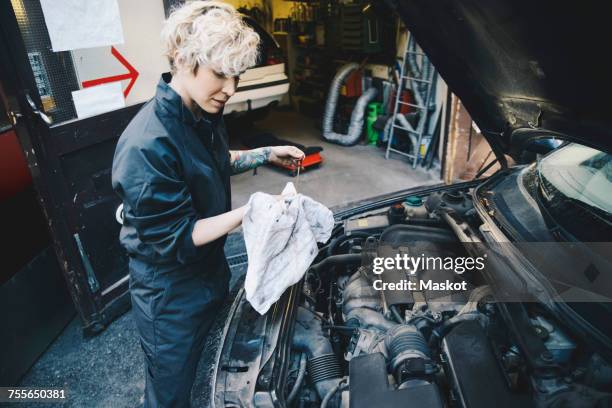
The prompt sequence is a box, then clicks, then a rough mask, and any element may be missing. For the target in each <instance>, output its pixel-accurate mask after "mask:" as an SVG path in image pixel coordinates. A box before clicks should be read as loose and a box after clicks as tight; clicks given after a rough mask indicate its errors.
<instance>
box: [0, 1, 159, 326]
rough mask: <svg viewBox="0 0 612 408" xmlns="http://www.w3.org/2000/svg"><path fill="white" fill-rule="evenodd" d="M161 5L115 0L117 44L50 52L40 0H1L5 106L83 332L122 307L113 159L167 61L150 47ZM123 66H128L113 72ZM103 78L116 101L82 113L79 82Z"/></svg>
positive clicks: (87, 84)
mask: <svg viewBox="0 0 612 408" xmlns="http://www.w3.org/2000/svg"><path fill="white" fill-rule="evenodd" d="M47 3H50V2H47ZM57 3H58V6H59V4H60V3H66V2H57ZM106 3H112V2H106ZM54 6H55V5H54ZM164 6H166V7H167V4H164V2H163V1H162V0H159V1H153V2H151V1H149V0H130V1H125V0H118V7H119V12H120V13H121V23H122V30H123V39H124V42H123V44H120V45H117V46H114V45H107V46H100V47H94V48H87V49H74V50H68V51H60V52H54V51H53V48H54V45H53V44H52V41H51V36H50V34H49V32H48V29H47V27H48V26H49V24H48V23H49V21H45V18H46V17H47V16H45V15H44V13H43V8H42V7H41V1H40V0H27V1H26V0H11V1H3V2H0V19H1V20H0V36H1V38H0V40H1V41H3V43H4V44H5V46H6V47H5V48H6V50H7V54H8V55H7V56H5V57H4V58H3V61H0V63H2V64H3V65H4V66H5V67H6V68H7V69H6V70H7V72H8V73H9V76H10V81H11V84H12V89H13V91H12V92H11V95H10V97H8V98H5V99H6V101H5V105H6V107H5V108H6V110H7V112H8V115H9V117H10V118H11V121H12V122H13V124H14V128H15V131H16V133H17V135H18V138H19V140H20V143H21V146H22V149H23V151H24V153H25V156H26V158H27V161H28V166H29V169H30V172H31V173H32V177H33V182H34V185H35V187H36V190H37V193H38V196H39V198H40V204H41V206H42V208H43V210H44V212H45V215H46V217H47V220H48V225H49V229H50V232H51V235H52V239H53V244H54V248H55V252H56V255H57V257H58V259H59V262H60V264H61V267H62V270H63V274H64V276H65V279H66V283H67V285H68V288H69V290H70V293H71V296H72V299H73V302H74V304H75V306H76V309H77V311H78V313H79V315H80V318H81V320H82V324H83V328H84V330H85V332H86V333H96V332H99V331H100V330H102V329H103V328H104V327H105V325H107V324H108V323H109V322H110V321H111V320H112V319H113V318H114V317H116V316H118V315H119V314H120V313H122V312H123V311H125V310H127V308H128V307H129V297H128V268H127V256H126V254H125V252H124V251H123V249H122V248H121V247H120V245H119V242H118V236H119V230H120V224H119V223H118V221H117V220H116V215H117V211H118V207H119V204H120V202H119V200H118V198H117V196H116V195H115V194H114V192H113V191H112V188H111V165H112V158H113V154H114V149H115V144H116V142H117V139H118V138H119V136H120V134H121V132H122V131H123V129H124V128H125V127H126V125H127V124H128V123H129V121H130V119H131V118H132V117H133V116H134V115H135V114H136V112H137V111H138V110H139V109H140V107H141V106H142V103H143V102H144V101H146V100H147V99H148V98H150V97H151V96H152V95H153V92H154V90H155V82H156V81H157V78H159V75H160V74H161V72H163V71H164V69H163V68H165V67H166V66H165V65H164V64H165V62H164V61H165V60H164V59H163V56H162V55H161V50H160V49H156V48H155V47H157V48H160V47H158V43H155V41H159V40H158V39H159V27H158V25H161V22H162V21H163V17H164ZM147 19H149V20H150V21H151V22H152V23H151V24H147ZM143 27H144V28H143ZM143 30H144V32H143ZM146 30H150V31H151V33H149V32H147V31H146ZM154 31H157V35H156V36H153V35H152V33H153V32H154ZM140 41H142V43H140ZM147 41H154V43H153V44H152V45H151V44H150V43H147ZM143 48H144V49H143ZM147 50H148V51H149V52H151V53H152V55H153V56H151V57H149V56H148V55H147V54H146V52H147ZM155 52H158V54H159V55H157V54H153V53H155ZM160 58H161V59H160ZM134 61H136V62H134ZM105 70H106V71H105ZM121 70H124V71H127V72H126V73H125V74H121V73H120V74H119V75H116V73H117V71H121ZM105 73H107V74H109V75H106V76H105V75H104V74H105ZM113 74H115V75H113ZM113 83H115V85H113ZM104 84H110V86H117V84H119V85H120V86H121V90H122V92H123V95H124V98H125V100H124V101H123V103H124V107H120V108H117V109H110V110H108V111H105V112H100V113H96V114H90V115H87V114H86V115H81V114H80V113H79V112H78V109H79V106H78V101H77V100H76V96H75V95H78V92H79V91H83V90H85V89H86V88H87V89H89V88H91V89H93V91H94V94H95V92H97V90H96V89H95V87H96V86H100V85H104ZM74 92H77V94H75V93H74ZM115 99H116V98H115ZM98 105H99V104H96V103H94V105H90V106H94V107H96V106H98Z"/></svg>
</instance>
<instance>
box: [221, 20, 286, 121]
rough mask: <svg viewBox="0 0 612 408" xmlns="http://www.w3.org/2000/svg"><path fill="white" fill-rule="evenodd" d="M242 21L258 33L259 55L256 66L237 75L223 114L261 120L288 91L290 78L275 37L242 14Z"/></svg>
mask: <svg viewBox="0 0 612 408" xmlns="http://www.w3.org/2000/svg"><path fill="white" fill-rule="evenodd" d="M243 20H244V21H245V22H246V23H247V24H248V25H249V26H250V27H251V28H253V29H254V30H255V31H256V32H257V34H259V38H260V41H261V42H260V44H261V45H260V54H259V57H258V60H257V63H256V64H255V66H254V67H253V68H249V69H247V70H246V71H245V72H244V73H243V74H242V75H240V79H239V81H238V88H237V89H236V93H235V94H234V95H233V96H232V97H231V98H230V99H229V100H228V101H227V103H226V105H225V109H224V110H223V113H224V114H225V115H228V114H233V116H234V117H240V116H242V118H243V119H244V118H245V117H251V118H254V119H261V118H263V117H264V116H265V115H266V114H267V111H268V110H269V108H270V107H271V106H274V105H277V104H279V103H280V102H281V101H282V99H283V98H284V97H285V95H287V94H288V92H289V78H288V77H287V75H286V73H285V63H284V58H283V54H282V50H281V49H280V46H279V45H278V43H277V42H276V40H275V39H274V37H273V36H272V35H270V34H269V33H268V32H267V31H266V30H265V29H264V28H263V27H262V26H261V25H260V24H259V23H258V22H257V21H256V20H255V19H253V18H252V17H249V16H246V15H243Z"/></svg>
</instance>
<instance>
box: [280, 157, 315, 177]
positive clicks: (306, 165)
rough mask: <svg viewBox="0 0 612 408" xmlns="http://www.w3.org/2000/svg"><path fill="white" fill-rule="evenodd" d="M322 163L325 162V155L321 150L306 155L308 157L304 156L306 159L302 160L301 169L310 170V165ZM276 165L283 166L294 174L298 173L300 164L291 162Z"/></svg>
mask: <svg viewBox="0 0 612 408" xmlns="http://www.w3.org/2000/svg"><path fill="white" fill-rule="evenodd" d="M321 163H323V157H322V156H321V153H320V152H317V153H313V154H309V155H306V157H304V160H302V169H301V170H300V171H304V170H308V168H309V167H312V166H316V165H317V164H321ZM275 165H276V166H278V167H282V168H283V169H287V170H289V171H290V172H292V174H294V175H295V174H297V168H298V166H296V165H294V164H289V165H282V164H275Z"/></svg>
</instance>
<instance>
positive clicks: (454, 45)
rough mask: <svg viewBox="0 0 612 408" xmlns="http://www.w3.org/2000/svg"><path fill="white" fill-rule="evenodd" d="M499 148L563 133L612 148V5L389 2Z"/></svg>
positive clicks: (513, 149) (518, 0) (513, 150)
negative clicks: (609, 44) (610, 54)
mask: <svg viewBox="0 0 612 408" xmlns="http://www.w3.org/2000/svg"><path fill="white" fill-rule="evenodd" d="M387 3H388V4H389V5H390V6H391V7H392V8H393V9H394V10H395V11H396V12H397V13H398V14H399V15H400V17H401V18H402V20H403V21H404V23H405V24H406V26H407V27H408V29H409V30H410V31H411V32H412V33H413V34H414V36H415V39H416V40H417V42H418V43H419V45H420V46H421V47H422V48H423V50H424V51H425V52H426V53H427V54H428V56H429V57H430V59H431V61H432V62H433V64H434V65H435V67H436V69H437V70H438V72H439V73H440V75H441V76H442V77H443V78H444V80H445V81H446V82H447V84H448V85H449V87H450V89H451V90H452V91H453V92H454V93H455V94H456V95H457V96H458V97H459V98H460V99H461V101H462V102H463V104H464V106H465V107H466V108H467V110H468V111H469V113H470V115H471V116H472V118H473V120H474V121H475V122H476V124H477V125H478V126H479V127H480V129H481V131H482V132H483V134H484V136H485V137H486V138H487V140H488V141H489V143H490V144H491V147H492V148H493V150H494V152H495V154H496V155H497V157H498V158H500V157H501V156H502V155H503V154H504V153H507V154H510V155H513V156H516V154H518V153H519V152H520V151H521V150H522V148H523V147H524V146H525V145H526V143H527V141H529V140H533V138H534V137H535V138H539V137H544V136H546V135H548V136H550V135H551V134H552V135H553V136H558V137H560V138H563V139H568V140H573V141H576V142H578V143H582V144H585V145H589V146H592V147H595V148H598V149H600V150H604V151H610V150H611V149H610V147H611V143H610V142H611V141H612V137H611V136H612V126H611V125H612V109H611V108H612V92H611V91H612V86H611V85H612V79H611V78H612V62H611V60H610V59H609V58H606V56H605V55H604V53H603V52H602V51H604V49H605V48H603V47H602V45H603V44H604V43H605V41H607V39H609V38H612V24H611V23H610V17H612V16H611V15H610V13H609V12H607V11H606V9H605V8H604V7H596V6H594V5H591V3H590V2H569V3H568V2H558V1H537V2H533V1H530V0H486V1H473V0H468V1H466V0H387Z"/></svg>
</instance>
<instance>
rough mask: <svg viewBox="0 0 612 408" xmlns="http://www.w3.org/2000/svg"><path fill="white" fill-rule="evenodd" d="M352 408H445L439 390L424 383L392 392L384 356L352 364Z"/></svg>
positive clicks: (377, 355)
mask: <svg viewBox="0 0 612 408" xmlns="http://www.w3.org/2000/svg"><path fill="white" fill-rule="evenodd" d="M349 376H350V381H349V384H350V385H349V390H350V404H349V406H350V408H371V407H377V408H399V407H402V408H410V407H415V408H417V407H428V408H437V407H440V408H442V407H444V404H443V402H442V399H441V398H440V393H439V392H438V387H437V386H436V385H435V384H431V383H428V382H425V381H422V382H420V383H419V384H418V385H411V386H409V387H407V388H402V389H393V388H391V387H390V385H389V381H388V379H387V378H388V377H387V365H386V363H385V358H384V357H383V355H382V354H381V353H375V354H368V355H365V356H359V357H355V358H353V359H352V360H351V362H350V364H349Z"/></svg>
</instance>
